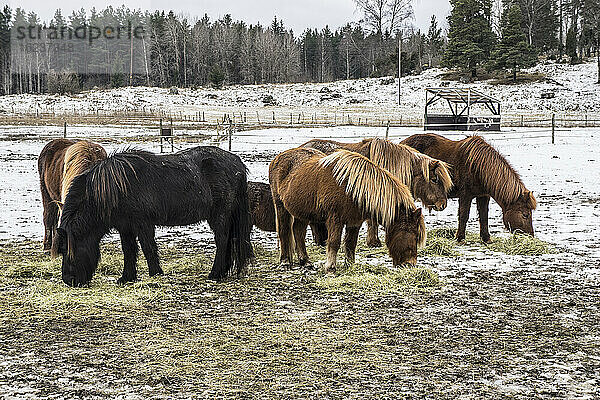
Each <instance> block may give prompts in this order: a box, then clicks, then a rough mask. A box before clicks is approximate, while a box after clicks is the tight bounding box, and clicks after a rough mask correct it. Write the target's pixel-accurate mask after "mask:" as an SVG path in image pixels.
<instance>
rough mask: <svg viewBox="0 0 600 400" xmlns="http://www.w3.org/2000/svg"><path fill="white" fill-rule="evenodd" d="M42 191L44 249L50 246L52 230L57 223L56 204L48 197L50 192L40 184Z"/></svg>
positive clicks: (52, 235)
mask: <svg viewBox="0 0 600 400" xmlns="http://www.w3.org/2000/svg"><path fill="white" fill-rule="evenodd" d="M41 191H42V206H43V207H44V213H43V220H44V250H50V249H51V248H52V244H53V239H54V231H55V230H56V225H57V224H58V206H57V205H56V203H55V202H53V201H52V199H51V198H50V194H49V193H48V190H47V189H46V186H45V185H43V184H42V185H41Z"/></svg>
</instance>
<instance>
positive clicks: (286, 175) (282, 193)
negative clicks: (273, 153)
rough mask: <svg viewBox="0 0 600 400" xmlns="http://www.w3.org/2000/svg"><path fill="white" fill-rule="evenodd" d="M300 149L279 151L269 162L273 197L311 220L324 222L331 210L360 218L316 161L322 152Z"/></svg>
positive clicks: (348, 217) (296, 214)
mask: <svg viewBox="0 0 600 400" xmlns="http://www.w3.org/2000/svg"><path fill="white" fill-rule="evenodd" d="M302 150H305V149H292V150H288V151H286V152H283V153H281V154H280V155H278V156H277V157H276V158H275V160H273V162H272V163H271V166H270V168H269V180H270V182H271V190H272V192H273V197H274V200H275V199H276V200H278V201H281V202H282V203H283V205H284V207H285V208H286V209H287V210H288V211H289V212H290V213H291V214H292V215H293V216H294V217H296V218H300V219H304V220H309V221H312V222H325V220H326V219H327V216H328V215H332V214H335V215H337V216H338V217H339V218H340V219H341V220H343V221H346V222H347V221H351V222H354V221H357V220H358V221H362V219H363V216H362V214H361V213H360V211H359V210H358V208H357V207H356V205H355V204H354V202H352V200H351V199H350V197H349V196H348V195H347V194H346V193H345V191H344V189H343V188H342V187H340V185H339V184H338V183H337V182H336V181H335V178H334V177H333V175H332V173H331V170H330V168H327V167H323V166H321V165H320V164H319V160H320V159H321V158H322V157H323V156H324V154H323V153H321V152H313V153H312V154H311V153H308V152H303V151H302ZM306 150H308V149H306Z"/></svg>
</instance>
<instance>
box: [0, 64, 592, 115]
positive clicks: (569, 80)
mask: <svg viewBox="0 0 600 400" xmlns="http://www.w3.org/2000/svg"><path fill="white" fill-rule="evenodd" d="M444 72H446V71H445V70H441V69H430V70H427V71H425V72H423V73H422V74H421V75H415V76H408V77H403V78H402V90H403V95H402V102H403V105H402V107H401V108H400V109H398V107H397V106H396V104H397V96H398V80H397V79H396V80H394V79H390V78H389V77H386V78H368V79H358V80H348V81H337V82H331V83H298V84H265V85H244V86H226V87H224V88H223V89H221V90H215V89H212V88H208V87H201V88H196V89H179V90H178V94H169V89H165V88H150V87H130V88H120V89H113V90H92V91H88V92H83V93H81V94H76V95H63V96H60V95H30V94H24V95H12V96H2V97H0V114H5V113H23V112H26V113H36V112H38V111H39V112H55V113H57V114H62V113H66V114H71V113H73V114H75V113H95V112H101V113H102V112H107V113H110V112H142V111H143V112H153V113H156V112H158V111H166V112H170V113H179V112H183V113H184V114H188V115H189V114H191V115H195V114H196V113H197V112H202V111H204V110H207V111H211V110H212V111H214V112H217V110H221V111H222V112H224V111H228V112H231V111H232V110H233V111H235V112H241V111H243V110H245V109H248V110H260V109H262V108H263V106H264V103H263V99H264V98H265V96H272V98H273V100H274V103H273V105H274V106H276V107H269V109H274V110H277V107H280V108H283V109H293V110H294V111H302V112H306V113H307V114H309V115H310V112H311V111H314V112H346V111H350V112H351V111H357V112H359V111H363V112H364V111H371V112H373V113H374V114H379V113H380V112H382V111H385V110H387V112H401V113H402V114H403V115H406V116H407V117H409V118H415V117H418V118H420V117H421V116H422V112H423V105H424V104H425V91H424V88H425V87H439V86H441V85H447V86H448V87H464V86H465V84H463V83H461V82H457V81H444V79H443V77H442V74H443V73H444ZM528 72H531V73H541V74H543V76H544V77H545V78H544V79H543V80H541V81H537V82H528V83H520V84H516V85H496V84H493V83H492V82H490V81H483V82H475V83H473V84H469V87H471V88H474V89H478V90H481V91H482V92H484V93H486V94H489V95H491V96H494V97H496V98H497V99H499V100H500V101H501V102H502V110H503V114H505V115H508V114H525V115H536V114H545V115H549V114H550V113H552V112H556V113H577V114H584V113H598V112H600V85H596V84H595V83H596V81H597V66H596V64H595V63H593V62H591V63H586V64H581V65H575V66H571V65H565V64H554V63H548V64H540V65H538V66H536V67H534V68H532V69H530V70H528ZM548 91H550V92H553V93H554V95H555V97H554V98H551V99H542V93H545V92H548ZM382 106H383V107H385V108H382ZM223 109H225V110H223ZM236 110H237V111H236ZM262 118H264V116H263V117H262Z"/></svg>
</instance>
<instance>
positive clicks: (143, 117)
mask: <svg viewBox="0 0 600 400" xmlns="http://www.w3.org/2000/svg"><path fill="white" fill-rule="evenodd" d="M553 116H554V117H553ZM477 118H478V117H474V121H475V124H477ZM482 118H485V117H482ZM553 119H554V126H555V128H559V127H566V128H573V127H600V113H565V112H560V113H552V112H548V113H521V114H511V113H507V114H504V115H502V117H501V126H504V127H551V126H552V125H553ZM161 120H162V121H163V122H164V123H172V124H173V126H174V127H176V128H177V129H195V130H202V129H206V130H211V129H217V130H219V129H226V128H227V127H228V126H229V125H230V124H234V125H235V126H236V129H237V130H251V129H261V128H271V127H276V128H288V127H325V126H345V125H351V126H364V127H384V126H390V127H417V128H423V126H424V117H423V116H422V115H415V114H414V110H408V109H407V110H393V109H386V108H385V107H384V106H382V107H377V106H368V107H356V108H351V107H341V108H339V109H330V108H316V107H240V108H236V107H206V108H205V109H202V110H199V109H198V110H193V111H190V110H181V111H171V112H166V111H162V110H154V109H150V108H143V109H142V110H138V111H130V110H122V111H119V110H109V111H107V110H99V109H98V110H93V111H89V110H77V109H73V110H62V111H57V112H54V111H53V112H41V111H28V112H12V111H11V112H6V111H5V112H4V113H2V114H0V124H1V125H49V126H52V125H54V126H56V125H63V124H64V123H65V122H66V123H67V124H69V125H74V124H75V125H122V126H142V127H158V126H159V125H160V123H161ZM470 125H473V123H471V124H470Z"/></svg>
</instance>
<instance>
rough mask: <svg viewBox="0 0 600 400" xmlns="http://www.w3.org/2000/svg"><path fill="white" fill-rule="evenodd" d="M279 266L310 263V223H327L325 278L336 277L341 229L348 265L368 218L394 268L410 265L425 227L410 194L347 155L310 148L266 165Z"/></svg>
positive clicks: (288, 153)
mask: <svg viewBox="0 0 600 400" xmlns="http://www.w3.org/2000/svg"><path fill="white" fill-rule="evenodd" d="M269 182H270V183H271V191H272V194H273V203H274V204H275V214H276V217H277V233H278V236H279V244H280V251H281V257H280V261H281V262H282V263H286V262H287V263H290V264H291V263H292V262H293V250H294V243H295V249H296V253H297V255H298V259H299V262H300V264H305V263H306V262H308V254H307V253H306V245H305V236H306V227H307V226H308V223H309V222H319V223H325V224H326V226H327V231H328V235H329V236H328V239H327V263H326V266H325V269H326V270H327V271H328V272H332V271H335V266H336V257H337V252H338V249H339V247H340V244H341V237H342V229H343V228H344V225H345V226H346V238H345V246H344V247H345V255H346V264H352V263H353V262H354V254H355V250H356V243H357V240H358V232H359V229H360V226H361V225H362V223H363V221H364V220H365V219H367V218H372V219H373V220H375V221H377V222H378V223H380V224H382V225H383V226H384V228H385V231H386V244H387V247H388V251H389V253H390V256H391V257H392V260H393V263H394V265H396V266H397V265H404V264H412V265H414V264H415V263H416V260H417V248H418V247H419V246H422V245H423V244H424V243H425V239H426V236H427V235H426V232H425V223H424V221H423V215H422V214H421V209H420V208H419V209H417V208H416V207H415V204H414V199H413V197H412V196H411V194H410V190H409V189H408V187H407V186H406V185H404V184H402V183H401V182H400V181H399V180H398V179H397V178H396V177H394V176H393V175H392V174H391V173H389V172H388V171H387V170H385V169H383V168H380V167H378V166H377V165H375V164H374V163H373V162H371V161H370V160H369V159H367V158H366V157H363V156H362V155H360V154H358V153H354V152H351V151H347V150H339V151H336V152H334V153H332V154H330V155H325V154H324V153H322V152H320V151H318V150H315V149H308V148H297V149H291V150H287V151H284V152H283V153H281V154H279V155H278V156H277V157H275V159H274V160H273V161H272V162H271V164H270V165H269Z"/></svg>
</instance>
